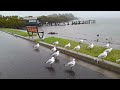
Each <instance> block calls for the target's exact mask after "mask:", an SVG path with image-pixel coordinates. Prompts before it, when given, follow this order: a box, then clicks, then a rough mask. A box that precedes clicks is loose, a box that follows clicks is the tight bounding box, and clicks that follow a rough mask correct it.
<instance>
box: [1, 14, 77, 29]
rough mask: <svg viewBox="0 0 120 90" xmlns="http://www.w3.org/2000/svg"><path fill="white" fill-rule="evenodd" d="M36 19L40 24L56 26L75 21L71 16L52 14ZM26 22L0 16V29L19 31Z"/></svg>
mask: <svg viewBox="0 0 120 90" xmlns="http://www.w3.org/2000/svg"><path fill="white" fill-rule="evenodd" d="M37 19H38V20H39V22H40V23H41V24H46V22H47V23H48V24H49V25H52V24H53V23H54V24H55V25H56V24H58V23H65V22H68V21H70V20H74V19H77V18H76V17H74V15H73V14H71V13H69V14H67V13H66V14H52V15H47V16H38V17H37ZM25 25H26V21H25V20H23V17H18V16H2V15H0V27H1V28H15V29H19V28H21V27H25Z"/></svg>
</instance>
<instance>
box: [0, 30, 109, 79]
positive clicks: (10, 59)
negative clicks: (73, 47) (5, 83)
mask: <svg viewBox="0 0 120 90" xmlns="http://www.w3.org/2000/svg"><path fill="white" fill-rule="evenodd" d="M33 45H34V43H33V42H30V41H27V40H24V39H21V38H19V37H17V38H16V37H14V36H12V35H9V34H6V33H4V32H0V78H1V79H108V78H110V77H109V76H107V75H105V74H103V73H100V72H97V71H95V70H92V69H90V68H88V67H86V66H85V67H84V64H82V65H80V64H79V60H77V64H76V65H75V67H73V69H72V70H71V69H70V68H68V67H64V64H66V63H67V62H68V61H69V60H72V57H70V56H66V55H64V54H60V56H58V58H57V60H56V62H55V63H54V65H53V66H52V67H51V66H50V65H48V64H45V62H46V61H47V60H48V59H50V58H51V56H50V55H51V53H52V52H51V51H50V49H48V48H45V47H43V46H40V48H39V50H34V49H33ZM82 63H83V62H82Z"/></svg>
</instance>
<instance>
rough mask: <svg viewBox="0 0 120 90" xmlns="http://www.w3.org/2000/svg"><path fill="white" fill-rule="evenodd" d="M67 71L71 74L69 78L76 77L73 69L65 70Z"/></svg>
mask: <svg viewBox="0 0 120 90" xmlns="http://www.w3.org/2000/svg"><path fill="white" fill-rule="evenodd" d="M65 73H67V74H68V75H69V77H68V78H75V72H74V71H73V70H65Z"/></svg>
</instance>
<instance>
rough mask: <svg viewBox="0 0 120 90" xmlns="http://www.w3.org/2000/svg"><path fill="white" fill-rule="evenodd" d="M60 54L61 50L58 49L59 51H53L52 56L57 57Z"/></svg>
mask: <svg viewBox="0 0 120 90" xmlns="http://www.w3.org/2000/svg"><path fill="white" fill-rule="evenodd" d="M59 54H60V52H59V51H57V52H55V53H53V54H52V55H51V56H52V57H57V56H59Z"/></svg>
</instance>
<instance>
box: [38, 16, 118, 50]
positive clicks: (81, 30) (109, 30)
mask: <svg viewBox="0 0 120 90" xmlns="http://www.w3.org/2000/svg"><path fill="white" fill-rule="evenodd" d="M95 20H96V24H84V25H82V24H81V25H66V26H44V27H42V28H39V29H42V30H44V31H45V37H49V36H56V37H61V38H66V39H71V40H75V41H79V40H80V39H85V43H88V44H90V43H92V42H93V43H94V44H95V45H100V46H103V45H105V44H106V43H107V42H111V45H110V47H112V48H115V49H120V18H110V19H109V18H108V19H106V18H99V19H95ZM49 32H57V33H58V34H56V35H49V34H48V33H49ZM97 34H99V35H100V36H99V37H97ZM97 38H99V42H96V41H95V40H96V39H97Z"/></svg>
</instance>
